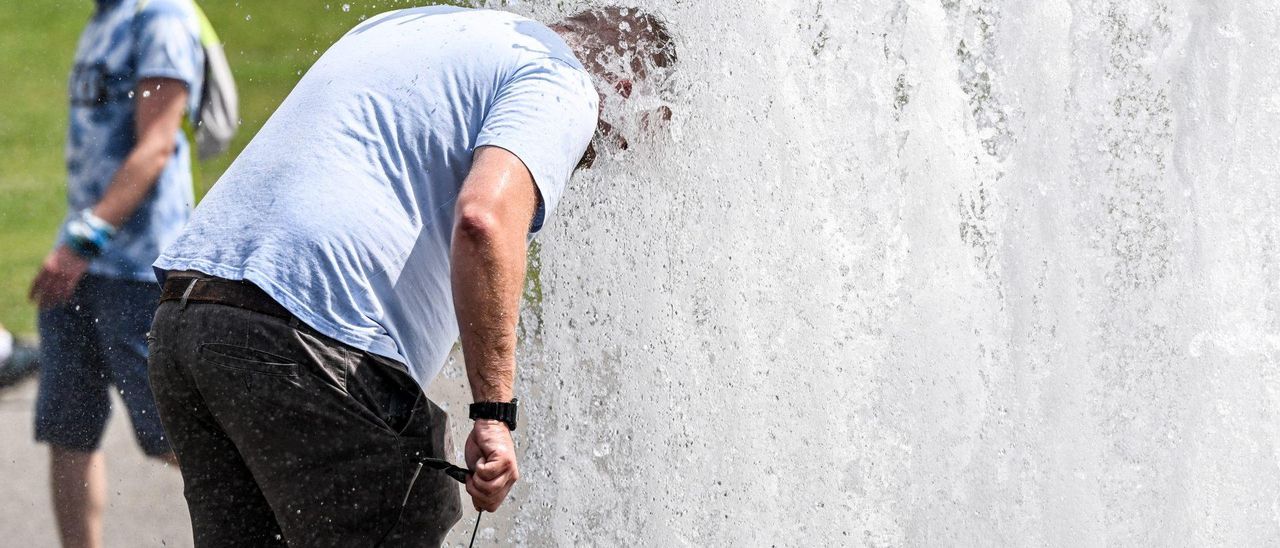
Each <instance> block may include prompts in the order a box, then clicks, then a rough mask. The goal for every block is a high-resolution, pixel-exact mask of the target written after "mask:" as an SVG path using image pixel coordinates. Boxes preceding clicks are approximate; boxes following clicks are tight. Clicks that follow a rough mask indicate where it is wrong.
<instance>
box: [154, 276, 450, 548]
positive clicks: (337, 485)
mask: <svg viewBox="0 0 1280 548" xmlns="http://www.w3.org/2000/svg"><path fill="white" fill-rule="evenodd" d="M150 370H151V386H152V389H153V390H154V392H155V395H156V400H157V403H158V404H159V408H160V418H161V420H162V422H163V424H164V429H165V431H166V432H167V433H168V435H169V439H170V441H171V443H172V445H173V448H174V450H175V451H176V453H177V455H178V460H179V462H180V463H181V469H182V479H183V483H184V484H185V494H186V498H187V505H188V508H189V509H190V512H191V525H192V529H193V532H194V533H195V544H196V546H198V547H224V546H226V547H230V546H237V547H238V546H283V545H288V546H306V547H312V546H343V547H348V546H353V547H359V546H439V545H440V544H441V542H443V539H444V535H445V533H446V532H448V530H449V528H450V527H451V526H452V525H453V524H454V523H456V522H457V521H458V519H459V518H460V516H461V497H460V495H459V484H458V483H456V482H455V481H454V480H453V479H450V478H449V477H448V476H446V475H445V474H444V473H442V472H439V471H436V470H432V469H430V468H426V467H423V466H422V465H421V464H420V462H421V461H420V460H418V459H420V458H421V457H433V458H446V456H447V455H448V453H450V452H451V451H450V450H449V447H448V445H449V444H448V442H447V429H446V422H447V420H448V419H447V416H446V415H445V413H444V411H442V410H441V409H440V408H439V407H437V406H436V405H435V404H434V403H432V402H431V401H430V400H428V399H427V397H426V396H425V395H423V393H422V390H421V389H420V388H419V387H418V385H417V383H415V382H414V381H413V379H412V378H410V377H409V375H408V373H407V372H406V371H405V369H404V367H403V366H402V365H400V364H398V363H396V362H394V361H392V360H388V359H385V358H382V357H378V356H374V355H371V354H369V353H367V352H363V351H360V350H356V349H354V348H352V347H350V346H347V345H344V344H342V343H339V342H337V341H334V340H332V339H330V338H327V337H325V336H323V335H321V334H319V333H317V332H315V331H314V330H312V329H310V328H309V327H307V326H306V325H305V324H301V323H299V322H298V321H296V320H292V321H290V320H284V319H279V318H276V317H273V316H269V315H266V314H260V313H257V312H251V311H248V310H243V309H240V308H233V307H229V306H223V305H218V304H200V303H187V304H186V305H185V306H182V305H181V304H180V303H179V302H177V301H169V302H165V303H162V304H161V305H160V308H159V309H158V310H157V311H156V317H155V323H154V324H153V326H152V329H151V357H150Z"/></svg>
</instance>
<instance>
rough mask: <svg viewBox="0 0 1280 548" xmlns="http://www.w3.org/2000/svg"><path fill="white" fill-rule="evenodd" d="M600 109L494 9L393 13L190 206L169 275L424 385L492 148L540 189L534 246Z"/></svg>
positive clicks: (548, 49) (305, 88)
mask: <svg viewBox="0 0 1280 548" xmlns="http://www.w3.org/2000/svg"><path fill="white" fill-rule="evenodd" d="M597 101H598V97H597V95H596V93H595V91H594V90H593V88H592V85H591V81H590V78H589V76H588V75H587V73H586V72H585V71H584V69H583V67H582V65H581V63H579V62H578V60H577V59H576V58H574V56H573V54H572V53H571V52H570V51H569V48H568V47H567V46H566V45H565V43H564V42H563V41H562V40H561V39H560V37H559V36H557V35H556V34H555V33H554V32H552V31H551V30H550V29H548V28H547V27H545V26H543V25H542V24H539V23H537V22H535V21H531V20H529V19H525V18H523V17H520V16H517V15H514V14H510V13H504V12H498V11H487V10H469V9H461V8H451V7H429V8H416V9H407V10H401V11H395V12H390V13H385V14H382V15H380V16H378V17H375V18H373V19H371V20H369V21H367V22H365V23H363V24H361V25H360V26H358V27H356V28H355V29H352V30H351V31H350V32H349V33H348V34H347V35H346V36H344V37H343V38H342V39H340V40H339V41H338V42H337V43H336V44H334V45H333V46H332V47H331V48H330V49H329V51H327V52H325V54H324V55H323V56H321V58H320V59H319V60H318V61H317V62H316V64H315V65H314V66H313V67H312V68H311V70H310V71H308V72H307V74H306V75H305V76H304V77H303V78H302V80H301V81H300V82H299V83H298V85H297V87H295V88H294V90H293V92H292V93H290V95H289V97H288V98H286V99H285V101H284V103H283V104H281V105H280V108H279V109H278V110H277V111H276V112H275V114H273V115H272V116H271V119H270V120H268V121H267V123H266V125H265V126H263V128H262V130H261V131H260V132H259V133H258V134H257V136H255V137H254V139H253V141H252V142H251V143H250V144H249V145H248V147H246V148H245V150H244V152H243V153H241V155H240V157H239V158H237V159H236V161H235V163H233V164H232V165H231V167H230V168H229V169H228V170H227V172H226V173H225V174H224V175H223V176H222V178H221V179H220V180H219V181H218V182H217V184H215V185H214V187H213V189H212V190H211V191H210V192H209V194H208V195H207V196H206V197H205V198H204V200H203V201H202V202H201V204H200V206H199V207H197V208H196V211H195V213H194V215H193V216H192V219H191V222H190V224H189V225H188V227H187V229H186V230H185V232H184V233H183V234H182V235H181V236H180V237H179V238H178V240H177V241H176V242H175V243H174V244H173V245H172V246H170V247H169V248H167V249H166V250H165V252H164V253H163V254H162V255H161V257H160V259H159V260H158V261H157V262H156V267H157V269H160V270H168V271H174V270H198V271H201V272H205V273H207V274H211V275H215V276H218V277H222V278H228V279H233V280H239V279H245V280H249V281H252V282H253V283H254V284H256V285H258V286H259V287H261V288H263V289H264V290H265V291H266V292H267V293H269V294H270V295H271V296H272V298H274V299H275V300H276V301H278V302H280V304H282V305H284V307H285V308H287V309H289V311H290V312H292V313H293V314H295V315H296V316H298V317H299V319H301V320H302V321H304V322H306V323H307V324H309V325H310V326H312V327H313V328H315V329H316V330H318V331H320V332H321V333H324V334H325V335H328V336H330V337H333V338H335V339H337V340H339V341H341V342H343V343H346V344H349V345H351V346H354V347H356V348H360V349H363V350H367V351H370V352H373V353H376V354H379V355H382V356H386V357H390V358H392V359H395V360H398V361H401V362H403V363H406V364H407V365H408V367H409V370H410V371H411V372H412V374H413V375H414V377H415V378H416V379H417V380H418V382H419V383H420V384H422V385H423V386H424V387H425V386H426V385H427V384H428V383H429V382H430V379H431V378H432V377H434V376H435V374H436V372H438V371H439V369H440V367H441V366H442V365H443V363H444V361H445V359H446V358H447V356H448V353H449V351H450V349H451V348H452V346H453V343H454V342H455V341H456V339H457V336H458V328H457V324H456V319H455V316H454V309H453V298H452V290H451V279H450V264H449V263H450V246H451V240H452V238H451V232H452V229H453V221H454V205H455V204H454V202H455V200H456V198H457V195H458V191H459V189H460V187H461V185H462V182H463V179H464V178H465V177H466V175H467V172H468V171H469V170H470V168H471V159H472V154H473V152H474V151H475V150H476V148H478V147H481V146H496V147H501V148H503V149H506V150H508V151H510V152H512V153H513V154H515V155H516V156H517V157H519V158H520V160H521V161H523V162H524V164H525V166H526V167H527V168H528V169H529V172H530V173H531V174H532V175H533V179H534V182H535V184H536V185H537V190H538V192H539V194H540V198H541V205H540V207H539V211H538V212H537V214H536V219H535V221H534V226H532V227H530V230H531V232H536V231H537V230H538V229H539V228H540V227H541V226H542V224H543V223H544V222H545V221H546V219H547V217H548V216H549V215H550V214H551V212H552V211H553V210H554V209H555V207H556V204H557V203H559V201H560V196H561V194H562V192H563V191H564V188H565V185H566V183H567V181H568V180H569V176H570V174H571V173H572V171H573V168H574V167H575V166H576V165H577V162H578V160H579V159H580V158H581V157H582V154H583V152H584V150H585V149H586V147H587V144H588V142H589V140H590V138H591V135H592V134H593V132H594V130H595V126H596V114H597Z"/></svg>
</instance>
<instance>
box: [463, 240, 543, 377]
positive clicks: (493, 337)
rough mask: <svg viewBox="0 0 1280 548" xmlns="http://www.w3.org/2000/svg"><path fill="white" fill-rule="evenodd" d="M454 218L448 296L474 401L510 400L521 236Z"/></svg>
mask: <svg viewBox="0 0 1280 548" xmlns="http://www.w3.org/2000/svg"><path fill="white" fill-rule="evenodd" d="M465 222H466V221H465V220H464V221H463V222H460V223H459V226H458V228H456V229H455V231H454V238H453V294H454V295H453V299H454V307H455V308H456V309H457V315H458V329H459V332H460V335H461V339H462V352H463V355H464V357H465V360H466V366H467V379H468V381H469V382H470V384H471V395H472V397H473V398H474V400H475V401H509V400H511V397H512V384H513V382H514V379H515V365H516V363H515V348H516V324H517V322H518V319H519V305H520V292H521V289H522V288H523V286H524V274H525V241H524V239H523V238H516V239H515V240H517V241H514V242H512V241H509V240H511V238H506V240H508V241H503V240H504V239H503V238H502V237H501V235H500V234H495V233H494V232H497V231H495V230H489V229H484V228H475V227H470V228H469V227H467V226H466V225H465Z"/></svg>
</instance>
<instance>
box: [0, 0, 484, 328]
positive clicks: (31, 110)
mask: <svg viewBox="0 0 1280 548" xmlns="http://www.w3.org/2000/svg"><path fill="white" fill-rule="evenodd" d="M437 3H459V2H431V1H427V0H380V1H374V2H339V1H334V2H329V1H325V0H245V1H241V2H228V1H222V0H218V1H209V2H201V6H202V7H203V8H204V10H205V12H206V13H207V14H208V15H209V19H210V20H211V21H212V22H213V25H214V27H215V28H216V29H217V30H218V34H219V35H220V36H221V38H222V40H223V42H224V43H225V44H226V50H227V57H228V59H229V60H230V62H231V65H232V69H233V70H234V71H235V74H236V79H237V84H238V85H239V89H240V102H241V104H240V111H241V117H242V118H243V124H244V125H243V126H242V128H241V131H240V133H239V135H237V137H236V140H235V142H234V145H233V147H232V150H231V152H230V153H228V154H226V155H224V156H222V157H220V158H217V159H214V160H212V161H209V162H206V163H203V164H201V165H199V166H198V167H197V182H196V192H197V195H203V194H204V192H205V191H206V190H207V189H208V188H209V186H210V185H212V184H213V183H214V181H216V180H217V179H218V176H219V175H221V174H222V172H223V171H224V170H225V169H226V168H227V165H228V164H230V163H231V160H232V159H234V158H235V156H236V154H238V153H239V151H240V149H241V148H243V147H244V145H245V144H246V143H248V142H249V140H250V139H251V138H252V137H253V135H254V133H256V132H257V130H258V128H260V127H261V126H262V124H263V122H266V120H267V118H268V117H269V116H270V115H271V113H272V111H274V110H275V108H276V106H277V105H279V104H280V101H281V100H283V99H284V97H285V95H287V94H288V92H289V90H290V89H292V88H293V85H294V83H295V82H297V80H298V79H299V78H300V77H301V75H302V73H303V72H305V71H306V70H307V68H308V67H310V66H311V64H312V63H313V62H315V60H316V58H317V57H319V55H320V54H321V53H323V52H324V50H325V49H326V48H327V47H328V46H329V44H331V43H333V41H334V40H336V39H337V38H338V37H339V36H341V35H342V33H344V32H346V30H347V29H349V28H351V27H352V26H353V25H355V24H356V23H357V22H358V21H360V20H361V19H362V18H364V17H367V16H370V15H373V14H376V13H380V12H382V11H387V10H390V9H396V8H402V7H408V6H415V5H427V4H437ZM344 4H347V5H349V6H350V9H349V11H343V10H342V6H343V5H344ZM92 11H93V2H92V1H91V0H24V1H22V2H18V3H15V4H14V5H12V6H8V7H6V8H4V9H0V323H2V324H4V325H5V326H6V327H8V328H9V329H10V330H12V331H15V332H18V333H31V332H33V331H34V316H35V311H34V309H33V308H32V306H31V305H30V304H29V303H28V302H27V299H26V292H27V287H28V285H29V284H30V283H31V278H32V277H33V276H34V275H35V272H36V268H37V267H38V266H39V264H40V261H41V259H42V258H43V257H44V255H45V254H46V253H47V252H48V250H49V248H50V246H51V245H52V242H53V237H54V232H55V230H56V229H57V226H58V223H59V221H60V220H61V219H62V216H63V215H64V214H65V212H66V205H65V199H66V192H65V186H64V185H65V173H64V168H63V163H62V162H63V157H62V155H63V140H64V136H65V133H66V123H67V103H66V78H67V74H68V73H69V72H70V70H71V59H72V56H73V54H74V53H75V46H76V40H77V38H78V36H79V33H80V30H81V29H82V28H83V26H84V24H85V22H86V21H87V20H88V18H89V16H90V15H91V13H92Z"/></svg>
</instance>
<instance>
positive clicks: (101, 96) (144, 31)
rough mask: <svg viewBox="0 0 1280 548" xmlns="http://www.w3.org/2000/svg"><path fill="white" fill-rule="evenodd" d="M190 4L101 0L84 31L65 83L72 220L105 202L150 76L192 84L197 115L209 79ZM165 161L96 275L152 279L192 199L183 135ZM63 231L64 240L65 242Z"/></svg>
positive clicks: (186, 0)
mask: <svg viewBox="0 0 1280 548" xmlns="http://www.w3.org/2000/svg"><path fill="white" fill-rule="evenodd" d="M190 1H191V0H148V1H145V2H143V4H142V6H141V7H140V6H139V2H138V0H98V2H97V4H96V7H97V9H96V10H95V12H94V15H93V18H92V19H90V20H89V24H88V25H87V26H86V27H85V29H84V32H83V33H82V34H81V36H80V43H79V46H78V47H77V49H76V56H75V65H74V68H73V69H72V72H71V80H70V85H69V89H68V93H69V95H70V101H71V116H70V124H69V129H68V133H67V149H66V160H67V202H68V205H69V206H70V207H69V211H68V216H67V218H66V219H65V220H64V222H63V226H64V227H65V225H66V222H65V221H66V220H70V219H71V217H72V216H74V215H76V214H77V213H79V211H80V210H82V209H85V208H89V207H93V206H94V205H95V204H97V203H98V201H99V200H101V199H102V195H103V193H105V192H106V189H107V187H108V186H110V184H111V178H112V176H114V175H115V173H116V170H118V169H119V168H120V165H121V164H122V163H123V162H124V159H125V157H126V156H128V155H129V152H130V151H131V150H132V149H133V147H134V144H135V143H136V141H137V135H136V132H135V128H134V114H135V112H136V109H135V108H134V97H133V96H134V93H135V91H136V90H137V87H138V82H139V81H141V80H143V79H146V78H170V79H174V80H179V81H181V82H183V83H184V84H186V86H187V90H188V96H189V100H190V104H189V105H188V108H189V109H190V111H191V112H194V111H195V108H196V105H198V104H199V98H200V90H201V87H202V86H203V83H204V50H203V49H202V48H201V45H200V39H199V36H200V34H199V31H200V27H199V22H198V19H197V18H196V13H195V10H194V8H193V7H192V5H191V3H190ZM176 139H177V146H176V148H175V149H174V151H173V155H172V156H170V157H169V159H168V161H167V162H165V166H164V169H163V171H161V173H160V177H159V179H158V180H157V181H156V185H155V190H153V191H152V192H151V193H150V194H149V195H147V197H146V198H145V199H144V200H143V202H142V204H141V205H140V206H139V207H138V209H137V211H136V212H135V213H134V214H133V216H132V217H130V218H129V219H128V220H127V221H126V222H125V224H124V225H123V226H122V227H120V230H119V233H118V234H117V235H116V237H115V239H113V240H112V242H111V245H110V247H109V248H108V249H107V251H106V253H104V254H103V255H102V256H100V257H98V258H96V259H94V260H93V262H92V263H90V265H89V271H90V272H93V273H95V274H98V275H101V276H107V277H112V278H121V279H137V280H154V279H155V274H154V273H153V271H152V269H151V263H152V262H153V261H155V260H156V256H158V255H159V254H160V250H161V249H163V248H164V246H166V245H168V244H169V243H170V242H172V241H173V239H174V237H176V236H177V234H178V231H179V230H180V229H181V228H182V225H183V223H185V222H186V220H187V216H188V215H189V214H190V212H191V204H192V202H193V197H192V190H191V158H190V154H189V146H188V144H187V139H186V137H185V136H184V135H183V134H182V132H181V131H178V132H177V135H176ZM64 237H65V230H63V231H60V233H59V237H58V241H59V242H61V241H63V238H64Z"/></svg>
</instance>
